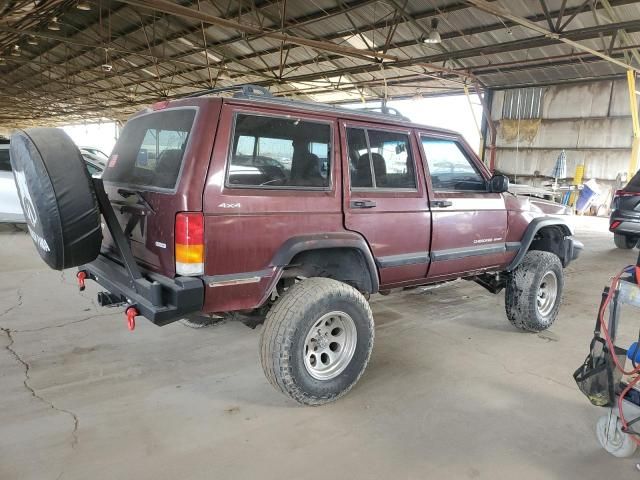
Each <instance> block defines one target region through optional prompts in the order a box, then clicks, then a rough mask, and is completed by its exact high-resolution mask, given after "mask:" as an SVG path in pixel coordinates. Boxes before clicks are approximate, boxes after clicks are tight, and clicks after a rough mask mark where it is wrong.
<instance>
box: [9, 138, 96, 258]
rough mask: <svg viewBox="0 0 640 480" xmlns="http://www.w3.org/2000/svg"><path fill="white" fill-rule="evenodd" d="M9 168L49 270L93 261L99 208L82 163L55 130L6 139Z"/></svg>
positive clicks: (69, 144) (31, 231)
mask: <svg viewBox="0 0 640 480" xmlns="http://www.w3.org/2000/svg"><path fill="white" fill-rule="evenodd" d="M9 154H10V158H11V167H12V169H13V175H14V178H15V181H16V185H17V187H18V196H19V197H20V204H21V205H22V210H23V211H24V215H25V218H26V221H27V227H28V229H29V234H30V235H31V238H32V239H33V243H34V244H35V246H36V249H37V250H38V253H39V254H40V256H41V257H42V259H43V260H44V261H45V262H46V263H47V265H49V266H50V267H51V268H53V269H54V270H63V269H65V268H70V267H76V266H78V265H82V264H85V263H88V262H91V261H93V260H95V259H96V257H97V256H98V254H99V253H100V245H101V243H102V229H101V225H100V209H99V207H98V202H97V200H96V194H95V191H94V188H93V183H92V181H91V177H90V176H89V172H88V170H87V167H86V165H85V162H84V159H83V158H82V155H81V154H80V151H79V150H78V147H76V145H75V144H74V143H73V141H72V140H71V139H70V138H69V136H68V135H67V134H66V133H64V132H63V131H62V130H60V129H57V128H30V129H28V130H19V131H17V132H16V133H14V134H13V135H12V136H11V144H10V150H9Z"/></svg>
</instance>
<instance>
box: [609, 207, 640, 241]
mask: <svg viewBox="0 0 640 480" xmlns="http://www.w3.org/2000/svg"><path fill="white" fill-rule="evenodd" d="M614 225H615V228H611V227H613V226H614ZM609 231H610V232H613V233H620V234H623V235H635V236H640V214H638V213H636V212H635V211H629V210H614V211H613V212H611V217H610V218H609Z"/></svg>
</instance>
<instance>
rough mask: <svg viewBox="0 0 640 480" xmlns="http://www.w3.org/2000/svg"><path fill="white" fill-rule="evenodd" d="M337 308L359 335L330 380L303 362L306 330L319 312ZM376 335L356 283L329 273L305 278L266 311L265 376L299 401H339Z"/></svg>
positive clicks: (263, 340) (262, 343) (361, 369)
mask: <svg viewBox="0 0 640 480" xmlns="http://www.w3.org/2000/svg"><path fill="white" fill-rule="evenodd" d="M334 311H340V312H345V313H346V314H348V315H349V316H350V317H351V319H353V322H354V324H355V329H356V332H357V340H356V345H355V351H354V353H353V357H352V358H351V360H350V361H349V363H348V364H347V366H346V368H345V369H344V371H342V372H341V373H339V374H338V375H337V376H336V377H334V378H331V379H328V380H318V379H316V378H314V377H313V376H311V375H310V373H309V371H308V370H307V367H306V366H305V363H304V345H305V339H306V337H307V334H308V333H309V331H310V330H311V328H312V327H313V326H314V324H315V322H316V321H317V320H318V319H319V318H321V317H322V316H323V315H325V314H327V313H329V312H334ZM373 339H374V324H373V315H372V313H371V308H370V307H369V303H368V302H367V301H366V299H365V298H364V296H363V295H362V294H361V293H360V292H358V291H357V290H356V289H355V288H353V287H351V286H349V285H347V284H345V283H342V282H338V281H336V280H332V279H329V278H309V279H306V280H303V281H301V282H299V283H296V284H295V285H294V286H292V287H291V288H289V289H288V290H287V291H286V292H285V293H284V295H282V297H280V298H279V299H278V301H277V302H276V303H275V304H274V306H273V307H272V308H271V310H270V311H269V313H268V314H267V318H266V320H265V323H264V326H263V329H262V334H261V336H260V360H261V363H262V369H263V370H264V373H265V376H266V377H267V379H268V380H269V382H270V383H271V385H273V386H274V387H275V388H276V389H277V390H280V391H281V392H282V393H284V394H285V395H287V396H289V397H290V398H292V399H293V400H295V401H296V402H298V403H301V404H303V405H311V406H317V405H322V404H325V403H328V402H332V401H334V400H337V399H338V398H340V397H341V396H343V395H344V394H346V393H347V392H348V391H349V390H351V388H352V387H353V386H354V385H355V383H356V382H357V381H358V380H359V379H360V377H361V376H362V373H363V372H364V370H365V368H366V366H367V364H368V363H369V357H370V356H371V350H372V348H373Z"/></svg>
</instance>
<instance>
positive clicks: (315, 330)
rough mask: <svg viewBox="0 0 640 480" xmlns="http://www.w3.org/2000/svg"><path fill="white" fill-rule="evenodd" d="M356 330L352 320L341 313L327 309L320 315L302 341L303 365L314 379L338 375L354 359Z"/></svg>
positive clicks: (356, 339) (324, 378)
mask: <svg viewBox="0 0 640 480" xmlns="http://www.w3.org/2000/svg"><path fill="white" fill-rule="evenodd" d="M357 341H358V332H357V331H356V324H355V322H354V321H353V319H352V318H351V317H350V316H349V315H347V314H346V313H344V312H337V311H336V312H330V313H327V314H325V315H323V316H322V317H320V318H319V319H318V320H317V321H316V322H314V324H313V326H312V327H311V329H310V330H309V332H308V333H307V336H306V338H305V341H304V346H303V348H304V351H303V353H304V366H305V368H306V369H307V372H308V373H309V375H311V376H312V377H313V378H315V379H317V380H331V379H332V378H335V377H337V376H338V375H340V374H341V373H342V372H343V371H344V369H345V368H347V365H349V362H350V361H351V359H352V358H353V354H354V353H355V351H356V343H357Z"/></svg>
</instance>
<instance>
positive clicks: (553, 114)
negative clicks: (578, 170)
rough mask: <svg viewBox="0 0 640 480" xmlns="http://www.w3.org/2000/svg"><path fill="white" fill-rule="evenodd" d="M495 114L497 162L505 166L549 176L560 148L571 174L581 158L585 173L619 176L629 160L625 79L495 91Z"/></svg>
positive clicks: (512, 170)
mask: <svg viewBox="0 0 640 480" xmlns="http://www.w3.org/2000/svg"><path fill="white" fill-rule="evenodd" d="M492 117H493V119H494V120H495V121H496V126H497V130H498V135H497V141H496V146H497V149H496V168H497V169H498V170H500V171H502V172H505V173H508V174H517V175H522V176H534V175H546V176H548V175H550V174H551V171H552V169H553V167H554V164H555V162H556V159H557V158H558V155H559V154H560V152H561V150H562V149H565V151H566V153H567V175H568V176H569V177H572V176H573V172H574V171H575V167H576V165H578V164H580V163H584V164H585V178H596V179H598V180H615V178H616V175H617V174H618V173H620V172H626V171H627V168H628V166H629V157H630V155H631V142H632V126H631V114H630V111H629V93H628V90H627V83H626V81H625V80H614V81H603V82H593V83H587V84H579V85H562V86H552V87H542V88H535V89H534V88H528V89H517V90H504V91H496V92H494V95H493V104H492ZM487 155H488V154H487ZM486 158H487V157H486Z"/></svg>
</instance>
